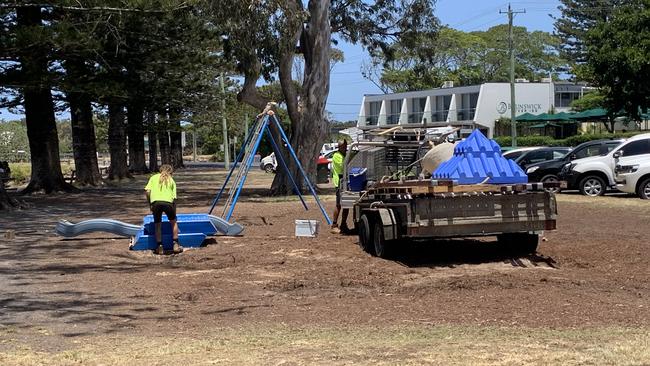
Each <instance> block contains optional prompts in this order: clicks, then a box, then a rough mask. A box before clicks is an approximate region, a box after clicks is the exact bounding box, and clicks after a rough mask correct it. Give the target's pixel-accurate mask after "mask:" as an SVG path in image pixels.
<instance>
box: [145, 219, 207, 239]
mask: <svg viewBox="0 0 650 366" xmlns="http://www.w3.org/2000/svg"><path fill="white" fill-rule="evenodd" d="M162 221H163V222H169V221H168V219H167V215H163V216H162ZM176 221H177V222H178V231H179V232H181V233H203V234H205V235H214V234H216V233H217V228H216V227H214V224H212V221H210V218H209V217H208V214H178V215H176ZM149 223H153V215H147V216H145V217H144V225H145V230H146V226H147V224H149ZM151 234H153V232H151Z"/></svg>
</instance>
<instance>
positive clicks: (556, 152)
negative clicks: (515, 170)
mask: <svg viewBox="0 0 650 366" xmlns="http://www.w3.org/2000/svg"><path fill="white" fill-rule="evenodd" d="M569 152H571V148H570V147H541V148H539V149H535V150H530V151H526V152H524V153H523V154H521V155H520V156H519V157H517V158H516V159H515V163H517V164H519V166H520V167H521V168H522V169H524V170H526V168H528V166H529V165H532V164H537V163H542V162H545V161H549V160H553V159H560V158H563V157H564V156H565V155H566V154H568V153H569Z"/></svg>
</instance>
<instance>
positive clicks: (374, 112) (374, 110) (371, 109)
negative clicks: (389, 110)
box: [366, 102, 381, 126]
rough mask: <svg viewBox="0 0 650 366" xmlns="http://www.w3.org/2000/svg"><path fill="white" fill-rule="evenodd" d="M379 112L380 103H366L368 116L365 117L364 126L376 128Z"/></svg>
mask: <svg viewBox="0 0 650 366" xmlns="http://www.w3.org/2000/svg"><path fill="white" fill-rule="evenodd" d="M379 111H381V102H370V103H368V114H367V115H366V125H367V126H376V125H377V123H378V122H379Z"/></svg>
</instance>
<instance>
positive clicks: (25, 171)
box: [9, 163, 74, 185]
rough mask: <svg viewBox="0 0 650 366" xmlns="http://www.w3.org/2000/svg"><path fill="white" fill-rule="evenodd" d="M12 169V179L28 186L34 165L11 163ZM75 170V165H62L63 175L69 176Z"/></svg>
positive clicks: (10, 167)
mask: <svg viewBox="0 0 650 366" xmlns="http://www.w3.org/2000/svg"><path fill="white" fill-rule="evenodd" d="M9 169H11V178H12V179H13V180H14V183H15V184H18V185H20V184H26V183H27V182H29V179H30V177H31V175H32V165H31V164H30V163H9ZM72 169H74V164H68V163H61V172H62V173H63V175H69V174H70V172H71V171H72Z"/></svg>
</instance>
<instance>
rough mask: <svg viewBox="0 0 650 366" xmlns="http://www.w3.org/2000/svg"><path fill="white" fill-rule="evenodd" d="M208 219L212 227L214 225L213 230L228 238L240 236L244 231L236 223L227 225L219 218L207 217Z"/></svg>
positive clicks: (226, 222) (227, 223)
mask: <svg viewBox="0 0 650 366" xmlns="http://www.w3.org/2000/svg"><path fill="white" fill-rule="evenodd" d="M208 218H209V219H210V221H211V222H212V225H214V227H215V228H217V231H218V232H220V233H222V234H225V235H228V236H236V235H239V234H241V232H242V231H244V227H243V226H241V225H239V224H238V223H236V222H235V223H233V224H231V223H229V222H228V221H226V220H224V219H222V218H221V217H217V216H213V215H208Z"/></svg>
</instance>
